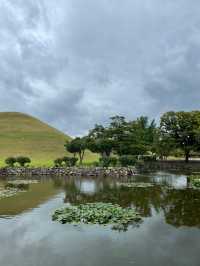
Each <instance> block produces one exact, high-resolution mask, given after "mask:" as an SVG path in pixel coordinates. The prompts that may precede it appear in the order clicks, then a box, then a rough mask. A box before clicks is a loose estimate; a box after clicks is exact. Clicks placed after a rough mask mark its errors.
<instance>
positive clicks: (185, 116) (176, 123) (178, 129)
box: [160, 111, 200, 162]
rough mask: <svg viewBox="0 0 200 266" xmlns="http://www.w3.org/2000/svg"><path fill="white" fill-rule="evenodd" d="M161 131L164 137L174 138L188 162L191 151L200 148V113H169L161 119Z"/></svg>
mask: <svg viewBox="0 0 200 266" xmlns="http://www.w3.org/2000/svg"><path fill="white" fill-rule="evenodd" d="M160 130H161V132H162V134H163V135H164V136H167V137H170V138H173V140H174V141H175V143H176V148H180V149H182V150H183V152H184V155H185V161H186V162H188V161H189V158H190V154H191V151H195V150H197V149H198V148H199V136H200V134H199V133H200V111H192V112H167V113H165V114H164V115H163V116H162V117H161V122H160Z"/></svg>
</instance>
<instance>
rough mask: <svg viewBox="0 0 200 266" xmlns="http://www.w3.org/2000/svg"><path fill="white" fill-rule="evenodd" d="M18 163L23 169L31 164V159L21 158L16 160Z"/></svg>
mask: <svg viewBox="0 0 200 266" xmlns="http://www.w3.org/2000/svg"><path fill="white" fill-rule="evenodd" d="M16 162H17V163H19V165H20V166H21V167H24V166H25V165H26V164H28V163H31V159H30V158H29V157H26V156H19V157H17V158H16Z"/></svg>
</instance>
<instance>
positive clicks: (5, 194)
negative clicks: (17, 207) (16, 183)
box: [0, 188, 25, 199]
mask: <svg viewBox="0 0 200 266" xmlns="http://www.w3.org/2000/svg"><path fill="white" fill-rule="evenodd" d="M20 192H25V190H20V189H17V188H9V189H2V188H0V199H4V198H10V197H13V196H15V195H17V194H18V193H20Z"/></svg>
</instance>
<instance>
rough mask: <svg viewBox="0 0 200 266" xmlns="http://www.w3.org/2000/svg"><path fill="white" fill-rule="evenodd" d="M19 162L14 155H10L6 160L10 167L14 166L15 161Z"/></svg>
mask: <svg viewBox="0 0 200 266" xmlns="http://www.w3.org/2000/svg"><path fill="white" fill-rule="evenodd" d="M16 162H17V160H16V158H14V157H8V158H7V159H6V160H5V163H6V164H7V165H8V166H10V167H14V166H15V163H16Z"/></svg>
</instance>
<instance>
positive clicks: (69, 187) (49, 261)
mask: <svg viewBox="0 0 200 266" xmlns="http://www.w3.org/2000/svg"><path fill="white" fill-rule="evenodd" d="M38 181H39V183H37V184H31V185H30V187H29V190H28V191H27V192H24V193H19V194H17V195H15V196H13V197H10V198H4V199H0V265H2V266H64V265H67V266H111V265H115V266H128V265H137V266H143V265H144V266H147V265H148V266H149V265H152V266H160V265H162V266H199V265H200V252H199V251H200V190H194V189H191V188H190V184H188V182H187V177H186V176H185V175H178V174H168V173H155V174H150V175H147V176H135V177H133V178H132V179H131V182H148V183H149V182H151V183H154V184H155V186H153V187H147V188H144V187H143V188H127V187H121V186H119V183H120V182H122V180H116V179H112V178H95V179H94V178H55V177H54V178H38ZM123 181H124V180H123ZM126 181H128V182H130V180H126ZM5 182H6V180H5V179H2V180H0V187H1V186H3V185H4V183H5ZM86 202H112V203H118V204H120V205H121V206H124V207H127V206H131V207H134V208H136V210H137V211H138V212H139V213H140V214H141V216H142V222H141V223H140V224H133V225H131V226H129V228H128V230H127V231H126V232H119V231H113V230H111V227H109V226H106V227H104V226H98V225H79V226H73V225H71V224H65V225H62V224H60V223H58V222H53V221H52V220H51V215H52V213H53V211H54V210H55V209H56V208H58V207H62V206H63V204H64V203H71V204H77V203H86Z"/></svg>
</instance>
